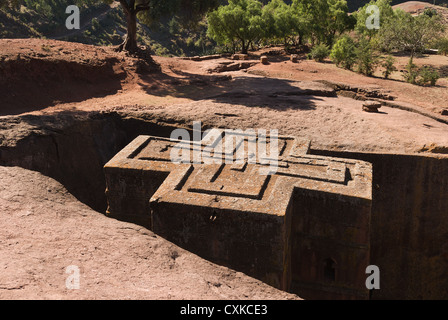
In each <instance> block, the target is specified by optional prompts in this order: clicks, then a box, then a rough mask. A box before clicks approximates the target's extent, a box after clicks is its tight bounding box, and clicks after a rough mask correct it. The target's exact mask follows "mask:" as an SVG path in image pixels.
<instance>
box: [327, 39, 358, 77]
mask: <svg viewBox="0 0 448 320" xmlns="http://www.w3.org/2000/svg"><path fill="white" fill-rule="evenodd" d="M330 58H331V60H332V61H333V62H334V63H336V65H337V66H342V67H343V68H345V69H349V70H351V69H352V67H353V65H354V64H355V62H356V47H355V42H354V41H353V39H352V38H351V37H349V36H344V37H342V38H341V39H339V40H338V41H337V42H336V43H335V45H334V46H333V49H331V53H330Z"/></svg>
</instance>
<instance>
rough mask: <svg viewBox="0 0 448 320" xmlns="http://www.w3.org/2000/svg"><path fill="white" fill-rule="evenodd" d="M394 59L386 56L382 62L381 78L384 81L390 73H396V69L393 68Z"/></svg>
mask: <svg viewBox="0 0 448 320" xmlns="http://www.w3.org/2000/svg"><path fill="white" fill-rule="evenodd" d="M394 63H395V59H394V58H393V57H391V56H388V57H387V59H386V60H385V61H384V62H383V65H382V66H383V68H384V71H383V76H384V78H386V79H389V76H390V75H391V74H392V72H394V71H397V68H396V67H395V66H394Z"/></svg>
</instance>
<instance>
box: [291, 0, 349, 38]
mask: <svg viewBox="0 0 448 320" xmlns="http://www.w3.org/2000/svg"><path fill="white" fill-rule="evenodd" d="M292 8H294V10H295V11H296V12H297V14H298V15H299V17H300V18H301V19H302V20H303V30H305V31H306V33H307V34H308V35H309V37H310V38H311V43H312V44H315V43H325V44H327V45H332V44H333V41H334V39H335V37H336V35H338V34H342V33H343V32H344V31H346V30H348V29H351V28H352V27H353V26H354V21H353V18H351V17H350V16H349V15H348V7H347V1H346V0H293V2H292Z"/></svg>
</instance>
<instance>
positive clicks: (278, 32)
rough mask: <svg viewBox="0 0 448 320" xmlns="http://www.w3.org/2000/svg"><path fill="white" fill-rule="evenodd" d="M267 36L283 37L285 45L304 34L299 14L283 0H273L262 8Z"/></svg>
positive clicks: (268, 37)
mask: <svg viewBox="0 0 448 320" xmlns="http://www.w3.org/2000/svg"><path fill="white" fill-rule="evenodd" d="M262 18H263V22H264V25H265V27H264V29H265V38H267V39H281V40H282V41H283V42H284V44H285V45H287V44H288V43H289V42H290V41H291V40H292V42H293V44H295V42H296V41H295V39H296V37H299V38H300V36H301V35H302V30H301V29H302V25H301V20H300V18H299V15H298V14H297V12H296V11H295V10H293V8H292V6H291V5H288V4H286V3H285V2H284V1H283V0H272V1H270V2H269V3H268V4H267V5H265V6H264V7H263V9H262Z"/></svg>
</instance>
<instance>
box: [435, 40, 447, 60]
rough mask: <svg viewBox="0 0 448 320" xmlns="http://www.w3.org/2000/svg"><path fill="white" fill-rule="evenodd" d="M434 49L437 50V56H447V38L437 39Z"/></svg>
mask: <svg viewBox="0 0 448 320" xmlns="http://www.w3.org/2000/svg"><path fill="white" fill-rule="evenodd" d="M436 48H437V49H438V50H439V54H443V55H445V56H446V55H448V38H442V39H439V40H438V41H437V42H436Z"/></svg>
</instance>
